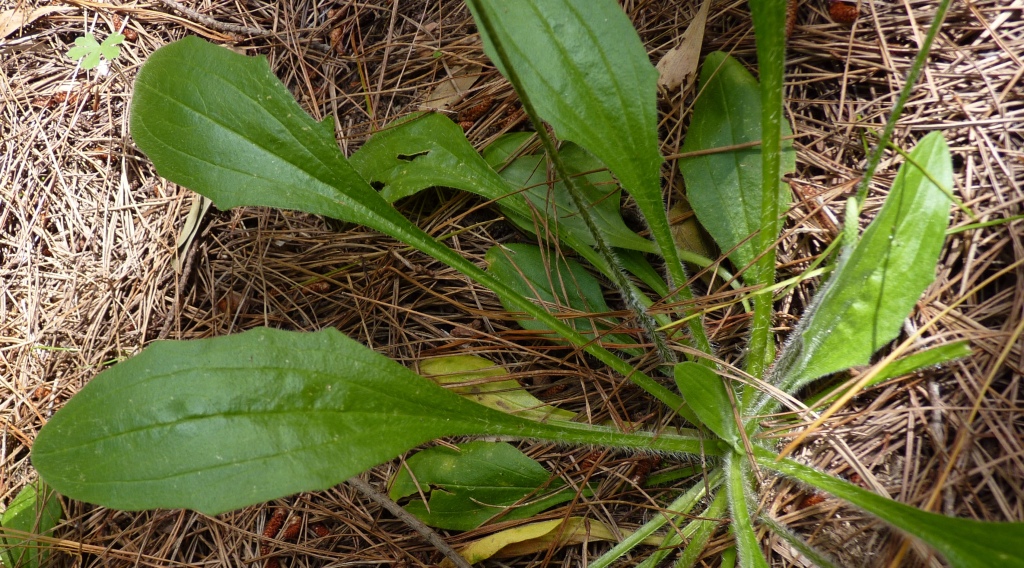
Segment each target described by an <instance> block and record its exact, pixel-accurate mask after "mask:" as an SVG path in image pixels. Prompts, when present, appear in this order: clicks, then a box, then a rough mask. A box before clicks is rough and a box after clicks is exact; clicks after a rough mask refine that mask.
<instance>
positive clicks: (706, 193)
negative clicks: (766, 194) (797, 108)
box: [679, 51, 796, 281]
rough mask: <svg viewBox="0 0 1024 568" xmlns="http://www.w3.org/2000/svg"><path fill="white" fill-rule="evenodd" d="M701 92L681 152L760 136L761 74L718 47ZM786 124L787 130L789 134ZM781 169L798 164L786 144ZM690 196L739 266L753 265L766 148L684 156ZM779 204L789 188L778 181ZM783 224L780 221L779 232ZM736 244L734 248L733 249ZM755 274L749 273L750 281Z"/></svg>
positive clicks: (710, 59) (706, 69)
mask: <svg viewBox="0 0 1024 568" xmlns="http://www.w3.org/2000/svg"><path fill="white" fill-rule="evenodd" d="M700 85H701V87H700V96H699V97H698V98H697V101H696V103H695V104H694V108H693V120H692V121H691V122H690V128H689V130H687V132H686V140H685V142H684V143H683V148H682V151H683V152H684V153H686V152H694V151H699V150H711V149H715V148H723V147H727V146H732V145H736V144H743V143H746V142H754V141H758V140H761V94H760V93H761V90H760V87H759V86H758V84H757V79H755V78H754V77H753V75H751V74H750V73H749V72H748V71H747V70H746V69H745V68H744V67H743V65H742V64H741V63H740V62H739V61H737V60H736V59H734V58H732V57H731V56H729V55H727V54H725V53H722V52H720V51H716V52H714V53H711V54H710V55H708V56H707V58H706V59H705V60H704V65H703V67H702V68H701V73H700ZM790 133H791V132H790V130H789V127H788V126H785V125H784V126H783V134H784V135H787V134H790ZM784 149H785V151H784V152H783V164H782V166H783V167H782V172H783V173H786V172H791V171H793V170H795V169H796V153H795V152H794V151H793V148H792V145H791V144H788V143H787V144H785V145H784ZM679 171H680V172H682V174H683V178H684V179H685V180H686V197H687V199H688V200H689V201H690V206H691V207H693V211H694V212H695V213H696V214H697V219H699V220H700V222H701V224H702V225H703V226H704V228H705V229H707V231H708V233H710V234H711V236H712V237H713V238H714V239H715V242H717V243H718V246H719V247H721V249H722V250H723V251H729V250H732V252H731V253H729V258H730V260H732V262H733V264H735V265H736V267H737V268H739V269H743V268H745V267H747V266H748V265H750V264H751V263H752V262H753V261H754V258H755V257H757V255H758V254H759V253H760V252H761V251H760V250H759V246H760V245H759V242H758V239H757V238H750V237H751V235H754V234H755V233H758V232H759V231H760V229H761V199H762V193H763V192H762V189H761V188H762V185H761V148H760V147H759V146H755V147H753V148H745V149H742V150H730V151H726V152H717V153H713V154H706V155H703V156H695V157H691V158H685V159H681V160H680V161H679ZM778 188H779V191H778V200H779V208H780V210H781V211H785V209H786V207H788V205H789V201H790V195H789V189H788V187H786V186H785V184H782V183H781V182H780V183H779V186H778ZM781 228H782V224H781V223H779V225H778V227H776V230H775V234H778V230H779V229H781ZM734 247H735V248H734ZM752 276H753V275H752V274H750V273H747V272H745V273H744V277H745V279H747V280H748V281H749V279H750V278H751V277H752Z"/></svg>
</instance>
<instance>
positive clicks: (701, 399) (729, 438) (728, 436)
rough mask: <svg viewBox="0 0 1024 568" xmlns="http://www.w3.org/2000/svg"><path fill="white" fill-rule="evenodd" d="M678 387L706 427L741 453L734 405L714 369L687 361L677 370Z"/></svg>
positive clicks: (675, 370) (676, 368) (678, 365)
mask: <svg viewBox="0 0 1024 568" xmlns="http://www.w3.org/2000/svg"><path fill="white" fill-rule="evenodd" d="M674 372H675V379H676V386H677V387H679V392H680V393H682V395H683V398H684V399H686V404H687V405H688V406H689V407H690V408H691V409H693V411H694V412H695V413H696V414H697V417H698V418H700V420H701V422H702V423H703V424H704V426H707V428H708V429H709V430H711V431H712V432H714V433H715V435H717V436H718V437H719V438H721V439H722V440H725V441H726V442H728V443H729V444H730V445H732V447H733V448H736V449H737V450H741V449H742V445H741V443H740V436H739V429H738V428H737V426H736V419H735V417H734V413H733V404H732V402H731V401H730V399H729V393H728V392H727V391H726V390H725V383H723V382H722V378H721V377H719V376H718V375H717V374H715V371H714V369H711V368H710V367H708V366H706V365H701V364H700V363H694V362H693V361H684V362H682V363H679V364H677V365H676V366H675V368H674Z"/></svg>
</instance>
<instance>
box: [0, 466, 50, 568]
mask: <svg viewBox="0 0 1024 568" xmlns="http://www.w3.org/2000/svg"><path fill="white" fill-rule="evenodd" d="M61 513H62V509H61V506H60V499H59V498H58V497H57V493H56V492H54V491H53V490H52V489H50V488H49V487H47V485H46V484H45V483H43V482H42V481H35V482H33V483H29V484H28V485H26V486H25V487H24V488H22V490H21V491H20V492H19V493H18V495H17V496H16V497H15V498H14V500H13V501H11V504H10V505H8V506H7V510H6V511H4V514H3V516H2V517H0V561H2V563H3V565H4V566H5V568H36V567H38V566H48V564H47V559H49V557H50V545H49V544H48V543H45V542H42V541H39V540H36V539H34V538H32V537H31V536H28V535H43V536H49V537H52V536H53V535H52V531H53V528H54V527H56V526H57V524H58V523H60V516H61ZM13 531H18V534H22V533H24V534H25V535H26V536H25V537H24V538H23V537H20V536H15V533H14V532H13Z"/></svg>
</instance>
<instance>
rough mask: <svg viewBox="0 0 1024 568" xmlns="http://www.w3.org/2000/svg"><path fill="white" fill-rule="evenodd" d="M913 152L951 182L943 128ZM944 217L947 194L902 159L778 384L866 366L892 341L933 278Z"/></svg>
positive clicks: (785, 360)
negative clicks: (872, 356) (869, 222)
mask: <svg viewBox="0 0 1024 568" xmlns="http://www.w3.org/2000/svg"><path fill="white" fill-rule="evenodd" d="M911 156H913V157H914V159H915V160H916V162H917V163H918V164H921V165H922V166H923V167H925V168H927V169H928V171H929V172H930V173H931V175H932V176H933V177H934V178H935V179H936V180H938V181H939V182H940V183H944V184H946V185H949V186H952V185H953V170H952V162H951V160H950V156H949V148H948V147H947V146H946V141H945V140H944V139H943V138H942V134H941V133H939V132H934V133H932V134H929V135H928V136H925V137H924V138H923V139H922V140H921V141H920V142H919V143H918V145H917V147H916V148H914V151H913V152H912V153H911ZM847 222H848V223H856V219H848V220H847ZM948 222H949V200H948V198H946V196H945V195H944V194H943V193H942V191H941V190H940V189H939V188H938V187H937V186H935V185H934V184H933V183H931V181H929V180H928V178H927V177H926V176H925V175H924V173H923V172H921V170H919V169H917V168H916V167H915V166H913V165H912V164H910V163H906V164H904V165H903V167H901V168H900V170H899V173H898V174H897V175H896V180H895V182H894V183H893V187H892V190H891V191H890V192H889V196H888V197H887V198H886V200H885V204H884V205H883V206H882V209H881V210H880V211H879V212H878V216H877V217H876V218H875V220H874V221H872V222H871V224H870V225H869V226H868V228H867V229H866V230H865V231H864V234H863V235H862V236H861V238H860V240H859V241H858V243H857V245H856V247H854V248H853V249H852V250H849V251H846V252H844V254H843V255H842V256H841V257H840V259H839V262H838V266H837V267H836V270H835V271H834V272H833V274H832V277H831V278H829V281H828V282H827V283H826V284H825V286H824V287H823V289H822V290H820V291H819V292H818V294H817V295H816V296H815V299H814V302H813V304H812V306H811V308H810V309H808V311H807V313H806V314H805V315H804V317H803V318H802V319H801V320H800V323H799V324H798V325H797V328H796V329H795V330H794V331H793V333H792V339H791V340H790V342H789V345H787V346H786V349H785V352H784V353H783V355H782V358H781V359H780V360H779V363H778V364H777V365H776V367H775V369H774V371H773V375H774V381H775V382H776V384H778V385H779V386H780V388H782V389H783V390H785V391H787V392H795V390H796V389H799V388H800V387H801V386H803V385H805V384H807V383H808V382H810V381H812V380H814V379H816V378H818V377H821V376H823V375H826V374H829V373H834V372H836V371H841V370H843V369H847V368H849V367H852V366H854V365H864V364H867V363H868V362H869V361H870V358H871V355H872V354H874V353H875V351H877V350H878V349H879V348H881V347H882V346H883V345H885V344H886V343H888V342H889V341H892V340H893V339H894V338H895V337H896V336H897V335H898V334H899V331H900V328H901V326H902V324H903V320H904V319H905V318H906V317H907V314H909V313H910V311H911V309H913V307H914V304H915V303H917V300H918V298H919V297H920V296H921V293H922V292H924V290H925V288H927V287H928V284H930V283H931V282H932V280H934V279H935V265H936V263H937V262H938V258H939V253H940V252H941V251H942V244H943V242H944V240H945V231H946V226H947V225H948Z"/></svg>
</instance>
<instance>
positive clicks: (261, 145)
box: [131, 37, 682, 409]
mask: <svg viewBox="0 0 1024 568" xmlns="http://www.w3.org/2000/svg"><path fill="white" fill-rule="evenodd" d="M326 126H327V122H326V121H325V122H324V123H317V122H316V121H314V120H313V119H312V118H310V117H309V115H307V114H306V113H305V112H303V110H302V108H301V107H299V105H298V104H296V102H295V100H294V99H293V98H292V96H291V94H290V93H289V92H288V89H286V88H285V86H284V85H282V84H281V82H280V81H278V80H277V78H276V77H274V75H273V73H272V72H271V71H270V68H269V67H268V66H267V64H266V60H265V59H264V58H249V57H245V56H242V55H239V54H237V53H233V52H231V51H230V50H228V49H225V48H221V47H216V46H214V45H211V44H209V43H207V42H205V41H203V40H201V39H198V38H195V37H187V38H185V39H183V40H180V41H178V42H175V43H173V44H169V45H166V46H164V47H162V48H160V49H158V50H157V51H156V52H154V53H153V55H151V56H150V58H149V60H148V61H147V62H146V64H145V65H144V66H143V68H142V70H141V71H140V72H139V75H138V78H137V79H136V83H135V97H134V99H133V101H132V116H131V131H132V136H133V137H134V138H135V140H136V142H137V144H138V146H139V148H140V149H142V150H143V151H144V152H145V153H146V154H147V155H148V156H149V157H150V158H151V159H152V160H153V164H154V165H155V166H156V168H157V171H158V172H159V173H160V174H161V175H163V176H165V177H167V178H168V179H169V180H171V181H173V182H175V183H178V184H180V185H184V186H186V187H189V188H191V189H193V190H194V191H196V192H198V193H201V194H203V195H205V196H207V197H209V198H211V199H213V200H214V202H215V203H216V204H217V205H218V207H220V208H222V209H227V208H231V207H237V206H242V205H260V206H267V207H281V208H285V209H298V210H302V211H307V212H310V213H314V214H318V215H325V216H328V217H333V218H335V219H339V220H342V221H347V222H352V223H359V224H362V225H366V226H367V227H369V228H371V229H375V230H377V231H380V232H382V233H384V234H386V235H389V236H391V237H393V238H395V239H398V240H400V241H402V242H404V243H406V244H408V245H410V246H412V247H414V248H416V249H417V250H420V251H422V252H424V253H426V254H428V255H430V256H432V257H433V258H435V259H437V260H439V261H441V262H443V263H445V264H447V265H448V266H451V267H452V268H455V269H456V270H458V271H460V272H462V273H463V274H466V275H467V276H469V277H470V278H472V279H474V280H475V281H477V282H479V283H481V284H483V285H485V286H487V287H488V288H490V289H492V290H494V291H496V292H499V293H501V294H504V295H505V297H506V299H508V301H510V302H512V303H518V305H517V307H518V309H519V310H522V311H524V312H527V313H530V314H531V315H533V316H534V317H536V318H538V319H540V320H545V321H547V322H548V323H549V325H550V327H551V329H554V330H556V331H557V332H558V333H559V334H560V335H561V336H562V337H565V338H567V339H569V340H570V341H571V342H572V343H573V344H574V345H577V346H580V347H581V348H582V349H584V350H585V351H587V352H588V353H590V354H592V355H593V356H595V357H597V358H598V359H599V360H600V361H602V362H604V363H605V364H607V365H609V366H610V367H611V368H613V369H615V370H616V371H617V372H619V373H621V374H622V375H623V376H627V377H629V380H630V381H632V382H634V383H636V384H637V385H640V386H641V387H642V388H643V389H644V390H646V391H647V392H649V393H651V394H652V395H653V396H655V397H656V398H658V399H659V400H661V401H662V402H664V403H665V404H666V405H667V406H669V407H670V408H673V409H675V408H678V407H680V406H681V405H682V400H681V399H679V397H678V396H676V395H674V394H673V393H672V392H671V391H669V390H668V389H667V388H665V387H663V386H662V385H661V384H659V383H657V382H656V381H654V380H653V379H651V378H650V377H649V376H647V375H646V374H643V373H640V372H638V371H637V370H636V369H635V368H633V367H632V366H631V365H629V364H628V363H626V362H625V361H623V360H622V359H620V358H619V357H616V356H615V355H614V354H612V353H611V352H609V351H608V350H606V349H604V348H602V347H601V346H600V345H597V344H595V343H593V342H591V341H589V340H588V339H587V338H584V337H583V336H581V335H580V334H579V333H577V332H576V331H575V330H573V329H572V328H570V327H569V326H567V325H564V324H562V323H561V322H559V321H557V320H555V319H554V318H552V317H551V316H550V314H548V313H547V312H546V311H544V310H543V309H541V308H540V307H538V306H536V305H534V304H533V303H531V302H530V301H529V300H528V299H526V298H524V297H522V295H520V294H517V293H516V292H515V291H514V290H512V289H510V288H509V287H508V286H506V285H505V284H504V283H503V282H501V281H500V280H497V279H495V278H493V277H492V276H490V275H489V274H488V273H487V272H484V271H483V270H481V269H480V268H479V267H477V266H476V265H475V264H473V263H472V262H470V261H469V260H467V259H466V258H465V257H463V256H461V255H460V254H459V253H457V252H455V251H453V250H451V249H450V248H448V247H446V246H444V245H443V244H441V243H440V242H438V241H437V240H436V239H434V238H432V237H431V236H430V235H427V234H426V233H425V232H424V231H423V230H421V229H420V228H419V227H417V226H415V225H414V224H412V223H411V222H410V221H409V220H408V219H406V218H405V217H403V216H402V215H401V214H400V213H398V211H396V210H395V209H394V207H392V206H391V204H389V203H388V202H387V201H385V200H384V198H382V197H381V196H380V194H379V193H378V192H377V191H375V190H374V189H373V188H371V187H370V186H369V184H367V183H366V182H365V181H364V180H363V179H362V178H361V177H360V176H359V174H357V173H356V172H355V170H353V169H352V167H351V166H350V165H349V163H348V162H347V161H346V160H345V158H344V157H343V156H342V155H341V152H340V151H339V150H338V146H337V143H336V142H335V140H334V137H333V135H332V133H331V131H330V129H329V128H327V127H326ZM524 203H525V202H524ZM606 268H607V267H605V268H603V269H606Z"/></svg>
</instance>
